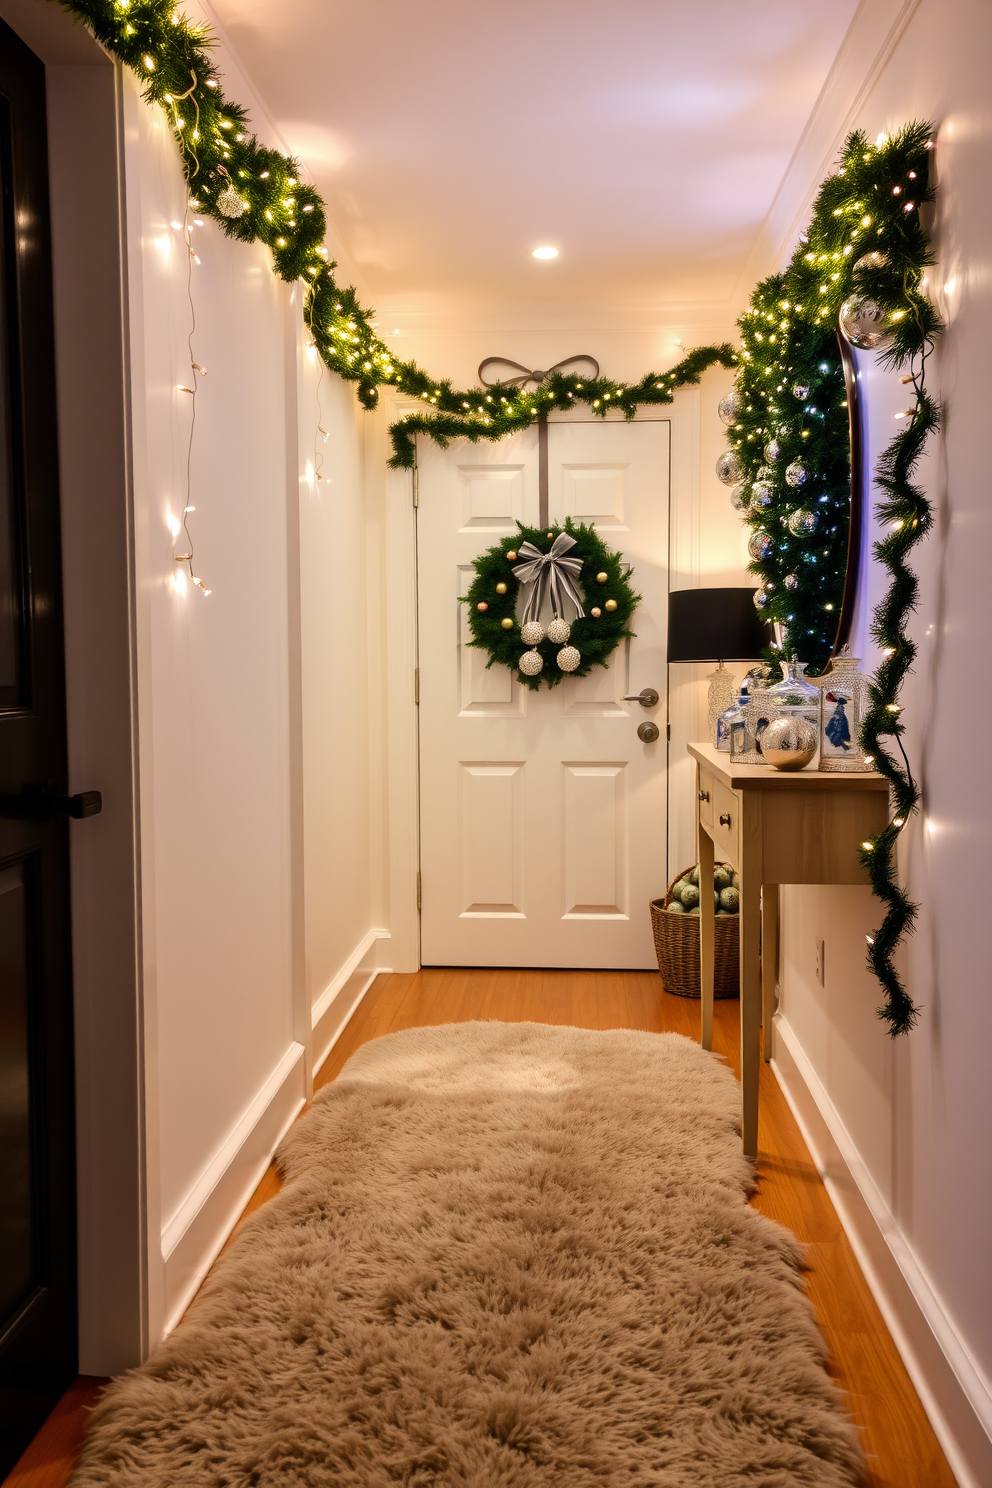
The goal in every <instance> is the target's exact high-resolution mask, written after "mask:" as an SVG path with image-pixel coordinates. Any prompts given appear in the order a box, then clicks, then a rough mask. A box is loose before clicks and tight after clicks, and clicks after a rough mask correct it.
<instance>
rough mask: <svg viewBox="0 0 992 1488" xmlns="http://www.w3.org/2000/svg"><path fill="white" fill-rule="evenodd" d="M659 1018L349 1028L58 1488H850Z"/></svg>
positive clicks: (721, 1143)
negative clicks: (209, 1273)
mask: <svg viewBox="0 0 992 1488" xmlns="http://www.w3.org/2000/svg"><path fill="white" fill-rule="evenodd" d="M738 1104H739V1091H738V1086H737V1083H736V1081H735V1080H734V1078H733V1076H732V1075H731V1073H730V1072H729V1071H728V1070H727V1069H725V1068H724V1067H723V1066H722V1065H721V1064H719V1063H718V1061H717V1060H716V1059H715V1058H714V1057H713V1056H712V1055H708V1054H704V1053H703V1052H702V1051H701V1050H700V1049H699V1048H698V1047H697V1046H696V1045H695V1044H694V1043H692V1042H690V1041H689V1040H688V1039H685V1038H682V1037H681V1036H679V1035H677V1034H650V1033H633V1032H628V1031H623V1030H621V1031H615V1032H611V1033H593V1032H587V1031H585V1030H581V1029H575V1028H551V1027H545V1026H543V1025H541V1024H534V1023H524V1024H501V1023H467V1024H465V1023H463V1024H457V1025H449V1026H446V1027H442V1028H424V1029H415V1030H412V1031H411V1032H408V1033H397V1034H391V1035H389V1036H388V1037H386V1038H382V1039H378V1040H376V1041H375V1042H373V1043H370V1044H366V1045H365V1046H364V1047H363V1048H362V1049H361V1050H359V1052H358V1053H357V1054H355V1055H354V1057H353V1058H352V1059H351V1060H349V1062H348V1064H347V1065H346V1066H345V1068H344V1070H343V1072H342V1074H341V1075H340V1077H339V1078H338V1079H337V1080H336V1081H335V1082H334V1083H333V1084H332V1085H330V1086H329V1087H328V1088H326V1089H325V1090H323V1091H321V1093H320V1094H319V1095H318V1096H317V1098H316V1100H315V1102H314V1105H313V1107H312V1109H311V1110H310V1111H309V1112H308V1113H307V1114H306V1115H305V1116H304V1117H303V1118H302V1119H301V1120H300V1121H299V1122H298V1123H297V1124H296V1126H295V1127H294V1128H293V1129H292V1131H291V1132H290V1134H289V1136H288V1137H287V1139H286V1141H285V1142H284V1144H283V1147H282V1149H281V1153H280V1162H281V1165H282V1167H283V1170H284V1172H285V1174H286V1177H287V1183H286V1187H285V1188H284V1189H283V1191H282V1193H281V1194H279V1196H278V1197H277V1198H275V1199H273V1200H272V1201H271V1202H270V1203H268V1204H266V1205H265V1206H264V1208H262V1209H261V1210H260V1211H259V1212H258V1213H256V1214H255V1215H254V1216H253V1217H252V1218H251V1219H249V1220H248V1221H247V1222H246V1223H245V1224H244V1226H243V1227H242V1229H241V1230H240V1232H239V1234H238V1236H237V1238H236V1240H235V1242H234V1244H233V1245H232V1246H231V1248H230V1249H229V1251H228V1253H227V1254H226V1255H225V1257H224V1258H223V1260H222V1262H221V1264H220V1265H219V1266H218V1268H217V1270H216V1273H215V1274H214V1276H213V1278H212V1279H211V1281H210V1282H209V1283H208V1285H207V1286H206V1287H205V1289H204V1290H203V1291H202V1293H201V1294H200V1296H199V1298H198V1299H197V1301H196V1303H195V1304H194V1306H193V1308H192V1310H191V1311H190V1313H189V1314H188V1315H187V1318H186V1320H185V1321H184V1322H183V1323H182V1324H181V1325H180V1327H179V1328H178V1329H177V1331H176V1332H175V1333H174V1334H173V1335H172V1337H171V1338H169V1339H168V1340H167V1341H166V1342H165V1343H164V1344H163V1345H162V1346H161V1347H160V1348H159V1349H158V1350H157V1352H156V1353H155V1355H154V1357H153V1358H152V1359H151V1361H150V1362H149V1363H148V1364H147V1365H145V1366H144V1367H143V1368H142V1369H139V1370H137V1371H136V1372H135V1373H133V1374H131V1375H128V1376H126V1377H125V1378H124V1379H122V1380H120V1381H119V1382H118V1383H117V1384H115V1385H114V1386H113V1387H112V1388H111V1390H110V1391H109V1392H108V1395H107V1397H106V1399H105V1401H104V1403H103V1404H102V1405H101V1406H100V1408H99V1410H98V1411H97V1413H96V1415H95V1417H94V1420H93V1425H92V1428H91V1432H90V1436H89V1440H88V1444H87V1446H86V1448H85V1450H84V1455H83V1459H82V1461H81V1464H80V1466H79V1468H78V1469H77V1471H76V1474H75V1477H74V1478H73V1480H72V1481H73V1484H74V1488H91V1485H96V1484H101V1485H115V1488H116V1485H121V1488H123V1485H128V1488H131V1485H133V1488H139V1485H140V1488H186V1485H190V1488H192V1485H196V1488H200V1485H203V1488H207V1485H210V1488H221V1485H224V1488H246V1485H256V1484H257V1485H268V1484H273V1485H276V1484H277V1485H280V1488H304V1485H306V1488H325V1485H326V1488H331V1485H334V1488H358V1485H361V1488H394V1485H396V1484H404V1485H410V1488H428V1485H450V1488H462V1485H465V1488H469V1485H470V1488H538V1485H540V1488H545V1485H548V1488H550V1485H555V1488H587V1485H589V1488H591V1485H621V1484H622V1485H624V1488H648V1485H651V1488H799V1485H806V1484H809V1485H815V1488H841V1485H844V1488H850V1485H852V1484H855V1483H857V1482H858V1481H859V1472H860V1465H861V1457H860V1452H859V1448H858V1445H857V1440H856V1435H855V1432H854V1430H853V1428H852V1427H851V1425H850V1424H849V1422H848V1420H847V1418H846V1416H845V1414H844V1410H843V1407H842V1404H841V1400H840V1397H839V1394H838V1392H837V1390H836V1389H835V1387H834V1385H833V1384H832V1383H831V1381H830V1379H829V1378H828V1376H827V1374H826V1372H825V1369H824V1365H823V1350H822V1345H821V1341H820V1337H819V1334H818V1332H817V1330H816V1327H815V1325H814V1322H813V1318H812V1314H811V1311H810V1308H809V1306H808V1304H807V1302H806V1300H805V1298H804V1296H803V1292H802V1282H801V1276H800V1256H799V1251H798V1246H797V1244H796V1242H795V1241H794V1239H793V1238H792V1236H791V1235H790V1234H789V1233H788V1231H786V1230H784V1229H781V1228H780V1227H779V1226H778V1225H775V1224H773V1223H771V1222H770V1221H769V1220H767V1219H765V1218H763V1217H762V1216H761V1215H760V1214H758V1213H756V1212H755V1211H754V1210H753V1209H750V1208H749V1207H748V1206H747V1205H746V1203H745V1196H746V1192H747V1189H748V1186H749V1181H750V1169H749V1166H748V1164H747V1163H746V1162H745V1160H744V1159H743V1158H742V1157H741V1153H740V1140H739V1136H738V1126H737V1110H738Z"/></svg>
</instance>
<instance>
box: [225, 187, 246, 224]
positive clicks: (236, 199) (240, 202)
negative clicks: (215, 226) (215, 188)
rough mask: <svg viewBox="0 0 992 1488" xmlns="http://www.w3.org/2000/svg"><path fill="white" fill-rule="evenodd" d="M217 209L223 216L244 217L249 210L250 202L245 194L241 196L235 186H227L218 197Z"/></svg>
mask: <svg viewBox="0 0 992 1488" xmlns="http://www.w3.org/2000/svg"><path fill="white" fill-rule="evenodd" d="M217 210H218V212H220V214H221V216H222V217H243V216H244V214H245V213H246V212H247V210H248V203H247V202H246V201H245V199H244V197H243V196H239V195H238V193H237V192H236V191H235V189H234V187H233V186H225V187H224V190H223V191H222V192H221V194H220V196H219V197H218V198H217Z"/></svg>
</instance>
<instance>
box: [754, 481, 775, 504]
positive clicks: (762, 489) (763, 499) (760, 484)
mask: <svg viewBox="0 0 992 1488" xmlns="http://www.w3.org/2000/svg"><path fill="white" fill-rule="evenodd" d="M774 500H775V487H774V486H773V485H772V483H771V481H765V480H762V481H755V482H754V484H753V485H752V487H751V505H752V506H753V507H756V508H757V510H758V511H764V510H765V509H766V508H767V507H769V506H771V504H772V502H773V501H774Z"/></svg>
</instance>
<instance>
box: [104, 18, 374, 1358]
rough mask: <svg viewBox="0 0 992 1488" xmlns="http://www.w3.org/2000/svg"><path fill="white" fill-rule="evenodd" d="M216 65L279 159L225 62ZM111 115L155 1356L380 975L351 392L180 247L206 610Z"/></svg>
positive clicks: (176, 269)
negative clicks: (122, 278)
mask: <svg viewBox="0 0 992 1488" xmlns="http://www.w3.org/2000/svg"><path fill="white" fill-rule="evenodd" d="M208 19H209V17H208ZM220 63H221V67H222V70H223V71H224V72H225V74H226V76H227V79H228V83H229V86H230V89H231V92H232V93H233V94H234V95H235V96H237V97H239V99H241V100H243V101H244V102H245V103H246V104H247V106H248V107H249V109H250V110H251V111H252V113H253V117H254V119H255V121H256V124H257V125H258V126H260V130H261V132H262V133H263V136H264V135H265V133H266V132H268V134H269V137H270V139H272V142H273V143H276V144H278V139H277V138H274V137H273V134H272V130H271V126H270V125H268V123H267V121H266V119H265V115H264V108H263V105H262V104H261V103H260V102H259V100H258V99H257V98H256V97H255V96H254V95H253V92H252V89H251V85H250V82H249V81H248V80H247V79H246V78H245V77H244V75H243V74H242V73H241V72H240V71H239V69H238V66H237V62H236V59H234V58H233V57H232V56H231V55H230V53H229V52H227V51H226V49H225V48H223V47H222V48H221V57H220ZM123 93H124V125H125V151H124V157H125V176H126V201H127V251H128V279H129V308H130V329H131V337H130V351H131V370H132V388H131V397H132V409H131V413H132V430H133V445H134V530H135V589H136V596H137V602H136V608H137V637H138V645H137V694H138V717H139V770H140V784H141V797H140V803H141V804H140V820H141V844H142V886H141V916H142V942H143V983H144V986H143V1009H144V1028H145V1050H144V1084H145V1126H146V1166H147V1213H148V1221H147V1222H148V1293H149V1297H148V1315H149V1320H148V1338H149V1342H154V1340H155V1338H156V1337H157V1336H159V1334H160V1333H161V1331H162V1329H163V1328H165V1329H167V1328H169V1327H171V1326H172V1324H173V1323H174V1321H175V1320H176V1318H177V1317H178V1316H179V1315H180V1314H181V1311H182V1309H183V1307H184V1306H185V1304H186V1302H187V1300H188V1298H189V1296H190V1295H191V1294H192V1291H193V1290H195V1287H196V1285H197V1284H198V1282H199V1280H200V1279H201V1277H202V1275H203V1274H204V1272H205V1270H206V1268H207V1266H208V1265H209V1264H210V1262H211V1260H212V1259H213V1256H214V1255H215V1253H216V1251H217V1249H218V1248H219V1246H220V1244H221V1243H222V1242H223V1239H224V1238H225V1236H226V1234H227V1232H228V1230H229V1228H230V1225H231V1224H232V1222H233V1220H234V1219H235V1218H236V1216H237V1214H238V1212H240V1209H241V1207H242V1206H243V1204H244V1201H245V1199H246V1198H247V1197H248V1195H249V1193H250V1192H251V1189H252V1187H253V1186H254V1184H255V1183H256V1182H257V1180H258V1177H259V1176H260V1174H261V1171H262V1170H263V1169H264V1166H265V1164H266V1162H267V1161H268V1158H269V1156H270V1154H271V1152H272V1149H273V1147H274V1146H275V1144H276V1142H277V1141H278V1139H279V1137H280V1135H281V1134H282V1131H283V1130H284V1129H285V1127H286V1125H287V1124H288V1122H289V1121H290V1120H291V1119H292V1118H293V1116H294V1115H295V1113H296V1112H297V1110H299V1108H300V1106H301V1105H302V1103H303V1100H304V1098H305V1096H306V1095H307V1093H308V1091H309V1088H310V1086H309V1081H310V1078H311V1076H312V1071H313V1068H314V1067H315V1066H316V1065H317V1064H319V1063H320V1061H321V1059H322V1058H323V1057H324V1056H325V1055H326V1053H327V1051H328V1049H329V1047H330V1045H331V1043H332V1042H333V1039H334V1038H335V1037H336V1035H337V1033H338V1032H339V1031H340V1029H341V1027H342V1026H343V1024H344V1022H345V1021H346V1020H347V1016H348V1014H349V1012H350V1010H351V1008H352V1007H353V1006H354V1004H355V1002H356V1000H357V998H358V997H360V996H361V995H362V993H363V992H364V991H365V989H366V988H367V987H368V985H369V984H370V982H371V980H372V979H373V978H374V976H375V974H376V970H377V968H378V966H379V965H380V962H381V946H382V942H383V938H384V937H383V934H382V933H381V932H380V931H379V924H378V923H377V920H376V917H375V915H374V912H373V896H374V893H375V891H376V889H377V886H378V884H379V882H380V880H381V861H380V860H379V858H378V857H377V852H376V847H377V841H378V839H375V838H374V837H373V801H372V792H371V785H370V779H371V773H372V771H373V770H374V769H375V767H376V766H375V762H376V759H377V747H376V746H375V744H374V743H372V742H370V728H369V715H370V678H371V679H372V683H373V685H374V684H375V682H376V676H377V674H376V666H377V655H376V653H375V652H372V653H370V649H369V644H368V636H369V623H368V620H369V609H370V603H371V599H370V596H371V595H372V594H373V592H374V593H375V596H376V602H377V596H378V591H377V589H375V587H374V583H371V582H370V577H371V580H374V578H375V572H374V564H373V565H372V573H371V576H370V565H369V561H368V554H367V548H368V544H367V541H366V529H367V527H368V526H369V520H368V518H367V515H366V504H365V494H364V483H365V470H364V466H365V438H366V428H365V426H364V425H363V422H362V420H363V415H362V414H361V412H360V410H359V409H358V407H357V404H356V400H355V397H354V393H353V390H352V389H351V388H350V387H347V386H345V385H343V384H342V383H341V382H339V381H338V379H336V378H333V377H331V376H330V375H329V374H326V373H325V375H324V376H323V378H321V379H319V378H318V364H317V363H316V361H315V359H314V358H313V356H312V354H311V353H309V352H308V350H307V348H306V345H305V341H306V339H307V338H306V337H305V335H304V332H303V325H302V315H301V308H300V303H299V289H298V287H292V286H287V285H285V284H283V283H282V282H281V281H280V280H278V279H277V278H276V277H275V275H274V274H273V272H272V268H271V264H270V262H269V256H268V254H267V252H266V250H265V249H264V248H262V247H261V246H248V245H245V244H242V243H239V242H236V241H233V240H229V239H227V238H225V236H224V234H223V233H222V231H221V230H220V229H219V228H218V227H217V226H216V225H215V224H213V223H211V222H210V220H209V219H205V221H204V225H203V226H201V227H194V229H193V238H194V246H195V249H196V252H197V254H198V256H199V258H200V260H201V262H200V263H199V264H198V265H196V264H194V266H193V274H192V280H191V289H192V297H193V306H194V309H195V315H196V331H195V333H194V338H193V355H194V357H195V359H196V361H198V362H199V363H201V364H202V365H203V366H204V367H206V368H207V376H206V377H203V378H201V380H200V392H199V394H198V397H197V409H196V429H195V436H194V442H193V455H192V491H191V496H190V500H191V502H192V504H193V505H194V506H195V507H196V511H195V512H194V513H193V514H192V515H191V519H190V525H191V528H192V532H193V538H194V542H195V564H194V567H195V569H196V571H197V573H198V574H200V575H201V576H202V578H203V581H204V583H205V585H206V586H207V587H209V589H210V591H211V592H210V595H209V596H208V597H205V596H204V595H203V594H201V593H199V592H198V591H197V590H196V589H195V588H193V587H192V585H191V584H190V583H189V579H188V575H186V576H185V577H184V573H183V566H181V565H178V564H177V563H176V562H175V561H174V558H173V547H174V544H173V536H172V533H171V531H170V527H169V518H170V517H176V516H178V515H180V514H181V509H182V505H183V501H184V491H185V486H184V482H185V459H186V440H187V433H188V429H189V422H190V414H191V399H190V397H189V395H188V394H185V393H183V392H181V391H179V390H178V386H177V385H178V384H182V383H186V384H188V383H189V382H190V367H189V361H190V358H189V352H188V350H187V336H188V334H189V330H190V323H191V320H190V315H191V312H190V305H189V301H188V298H187V269H188V256H187V252H186V248H185V245H184V242H183V238H182V234H181V232H179V231H177V230H176V229H175V228H174V227H173V226H172V225H171V224H172V223H173V222H181V221H182V218H183V210H184V199H185V193H184V185H183V181H182V176H181V171H180V166H179V159H178V155H177V152H176V147H175V144H174V141H173V139H172V136H171V132H170V130H169V129H168V125H167V120H166V118H165V115H164V113H163V112H162V111H161V110H159V109H158V108H155V107H149V106H147V105H146V104H145V103H144V102H143V101H142V100H141V99H140V96H139V95H138V92H137V88H136V85H135V83H134V82H133V81H132V80H131V78H130V77H129V76H124V78H123ZM329 244H330V247H331V249H332V251H334V249H335V244H334V242H333V239H331V240H329ZM318 380H319V383H320V385H319V388H318V386H317V384H318ZM318 397H319V401H320V406H319V408H318V401H317V400H318ZM367 422H368V420H367V418H366V420H365V423H366V424H367ZM318 425H322V426H323V428H324V430H326V432H327V440H326V442H325V440H324V438H323V436H322V435H320V434H319V432H318ZM315 464H318V465H320V466H321V467H322V468H321V471H320V473H321V475H322V476H323V477H324V478H323V479H322V480H320V481H319V482H318V481H317V480H316V479H315V471H314V468H313V467H314V465H315ZM372 526H373V544H374V535H375V534H374V523H373V524H372ZM184 546H185V545H180V551H182V550H183V547H184ZM376 911H377V913H378V914H379V915H381V914H383V913H384V912H385V905H384V904H383V903H382V901H381V894H380V896H379V900H378V901H377V903H376ZM387 959H388V958H387ZM90 1367H95V1366H94V1365H92V1364H91V1365H90Z"/></svg>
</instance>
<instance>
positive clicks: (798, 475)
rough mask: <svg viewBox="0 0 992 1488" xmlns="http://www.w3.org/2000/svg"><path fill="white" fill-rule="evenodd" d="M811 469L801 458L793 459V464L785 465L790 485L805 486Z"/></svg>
mask: <svg viewBox="0 0 992 1488" xmlns="http://www.w3.org/2000/svg"><path fill="white" fill-rule="evenodd" d="M808 475H809V471H808V470H807V469H806V466H805V465H804V464H803V463H802V461H801V460H793V462H792V464H791V465H787V466H786V467H785V479H786V481H787V483H788V484H789V485H790V486H803V485H805V484H806V479H807V477H808Z"/></svg>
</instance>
